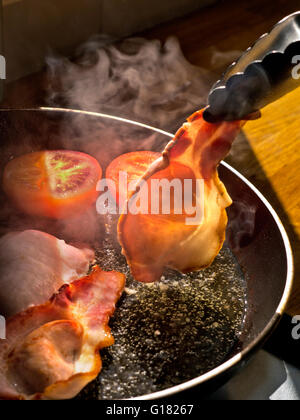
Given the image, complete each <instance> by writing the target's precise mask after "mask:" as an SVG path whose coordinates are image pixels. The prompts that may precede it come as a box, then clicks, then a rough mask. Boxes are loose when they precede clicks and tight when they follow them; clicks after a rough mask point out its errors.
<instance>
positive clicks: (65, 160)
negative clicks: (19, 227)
mask: <svg viewBox="0 0 300 420" xmlns="http://www.w3.org/2000/svg"><path fill="white" fill-rule="evenodd" d="M101 177H102V169H101V167H100V165H99V163H98V162H97V160H96V159H94V158H93V157H91V156H89V155H87V154H85V153H80V152H73V151H68V150H58V151H43V152H35V153H29V154H26V155H23V156H20V157H17V158H16V159H13V160H11V161H10V162H9V163H8V164H7V165H6V167H5V170H4V175H3V189H4V191H5V193H6V194H7V195H8V196H9V197H10V198H11V200H12V201H13V202H14V203H15V205H16V206H17V207H18V208H19V209H20V210H21V211H23V212H25V213H27V214H30V215H34V216H42V217H49V218H55V219H62V218H68V217H72V216H76V215H78V214H80V213H83V212H85V211H86V210H87V209H88V208H89V207H90V206H91V205H92V204H93V203H94V202H95V201H96V199H97V196H98V193H97V190H96V187H97V183H98V181H99V180H100V179H101Z"/></svg>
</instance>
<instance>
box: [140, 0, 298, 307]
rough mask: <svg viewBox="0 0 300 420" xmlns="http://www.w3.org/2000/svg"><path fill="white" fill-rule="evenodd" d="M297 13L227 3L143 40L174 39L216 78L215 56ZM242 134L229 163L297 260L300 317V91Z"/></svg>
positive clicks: (279, 6)
mask: <svg viewBox="0 0 300 420" xmlns="http://www.w3.org/2000/svg"><path fill="white" fill-rule="evenodd" d="M299 9H300V3H299V0H289V1H288V2H287V1H285V0H271V1H270V0H253V1H251V2H249V1H248V0H240V1H239V2H237V1H235V0H225V1H222V2H219V3H218V4H216V5H214V6H211V7H208V8H206V9H204V10H202V11H199V12H198V13H196V14H193V15H191V16H188V17H186V18H183V19H178V20H176V21H173V22H171V23H168V24H165V25H161V26H159V27H157V28H154V29H152V30H150V31H147V32H145V33H143V36H145V37H146V38H149V39H152V38H158V39H161V40H165V39H166V38H167V37H168V36H170V35H175V36H177V37H178V39H179V41H180V44H181V46H182V48H183V52H184V54H185V56H186V58H187V59H188V60H189V61H190V62H191V63H193V64H195V65H198V66H200V67H203V68H206V69H209V70H211V71H213V72H214V73H215V74H216V76H217V77H219V76H220V75H221V74H222V72H223V70H224V67H223V65H224V63H223V64H222V66H220V63H219V61H218V60H214V55H215V53H216V51H219V52H221V53H226V52H227V53H228V55H229V56H231V57H232V56H234V54H235V53H234V52H233V53H232V51H233V50H235V51H236V50H237V51H238V50H240V51H244V50H245V49H246V48H248V47H249V46H250V45H252V44H253V43H254V42H255V41H256V39H258V37H259V36H261V35H262V34H263V33H265V32H267V31H269V30H270V29H271V28H272V26H273V25H274V24H275V23H276V22H278V21H279V20H280V19H282V18H283V17H284V16H286V15H288V14H290V13H293V12H295V11H297V10H299ZM233 59H234V57H233V58H232V60H233ZM228 64H229V63H228ZM225 68H226V67H225ZM216 80H217V78H216ZM299 86H300V83H299ZM244 133H245V135H246V136H245V140H244V144H236V145H235V146H234V151H233V153H232V154H231V156H230V157H229V162H230V163H231V164H232V165H233V166H234V167H235V168H237V169H238V170H239V171H240V172H241V173H243V174H244V175H245V176H246V177H247V178H248V179H249V180H250V181H251V182H253V183H254V184H255V185H256V186H257V187H258V188H259V189H260V191H261V192H262V193H263V194H264V195H265V196H266V198H268V199H269V201H270V202H271V204H272V205H273V206H274V208H275V209H276V211H277V212H278V214H279V216H280V217H281V219H282V221H283V224H284V225H285V227H286V229H287V231H288V234H289V237H290V240H291V243H292V247H293V251H294V256H295V285H294V290H293V293H292V296H291V299H290V303H289V307H288V312H289V313H290V314H291V315H299V314H300V187H299V174H298V170H299V168H300V89H297V90H296V91H294V92H293V93H291V94H289V95H288V96H286V97H284V98H283V99H281V100H279V101H278V102H276V103H274V104H272V105H270V106H268V107H267V108H265V109H264V110H263V117H262V118H261V119H260V120H257V121H253V122H249V123H247V125H246V127H245V129H244Z"/></svg>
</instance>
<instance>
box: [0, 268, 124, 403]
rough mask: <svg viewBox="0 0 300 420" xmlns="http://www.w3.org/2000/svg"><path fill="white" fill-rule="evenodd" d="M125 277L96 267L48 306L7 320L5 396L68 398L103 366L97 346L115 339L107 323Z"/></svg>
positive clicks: (1, 345)
mask: <svg viewBox="0 0 300 420" xmlns="http://www.w3.org/2000/svg"><path fill="white" fill-rule="evenodd" d="M124 286H125V276H124V275H123V274H121V273H118V272H104V271H102V270H101V269H100V268H99V267H96V268H95V269H94V270H93V272H92V274H91V275H89V276H87V277H84V278H83V279H80V280H77V281H75V282H74V283H72V284H70V285H65V286H63V287H62V288H61V290H60V291H59V292H58V293H57V294H56V295H54V296H53V298H52V299H51V300H50V301H49V302H47V303H46V304H44V305H40V306H35V307H32V308H30V309H28V310H26V311H25V312H23V313H20V314H19V315H16V316H14V317H13V318H11V319H10V320H8V323H7V339H6V340H3V341H0V398H1V399H27V400H32V399H35V400H36V399H59V400H62V399H70V398H73V397H74V396H76V395H77V394H78V393H79V392H80V391H81V390H82V389H83V388H84V387H85V386H86V385H87V384H88V383H89V382H91V381H92V380H94V379H95V378H96V377H97V376H98V374H99V372H100V371H101V368H102V362H101V357H100V354H99V350H100V349H102V348H104V347H108V346H110V345H112V344H113V343H114V339H113V337H112V335H111V331H110V328H109V326H108V322H109V318H110V316H111V315H112V314H113V312H114V310H115V304H116V302H117V301H118V299H119V298H120V296H121V294H122V291H123V289H124Z"/></svg>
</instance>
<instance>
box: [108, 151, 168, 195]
mask: <svg viewBox="0 0 300 420" xmlns="http://www.w3.org/2000/svg"><path fill="white" fill-rule="evenodd" d="M160 157H161V153H156V152H147V151H141V152H132V153H126V154H125V155H121V156H119V157H117V158H116V159H115V160H114V161H112V162H111V164H110V165H109V167H108V168H107V170H106V178H107V179H110V180H112V181H114V183H115V185H116V193H117V202H118V203H120V202H121V200H122V202H123V203H124V201H126V199H127V198H128V196H129V195H130V192H129V191H128V187H129V184H131V183H132V182H134V181H139V179H140V178H142V176H143V175H144V174H145V173H146V172H147V170H148V168H149V166H150V165H151V164H152V163H153V162H155V161H156V160H157V159H159V158H160ZM121 172H123V173H124V172H125V173H126V174H127V191H126V190H125V184H124V185H122V184H120V183H119V180H120V173H121Z"/></svg>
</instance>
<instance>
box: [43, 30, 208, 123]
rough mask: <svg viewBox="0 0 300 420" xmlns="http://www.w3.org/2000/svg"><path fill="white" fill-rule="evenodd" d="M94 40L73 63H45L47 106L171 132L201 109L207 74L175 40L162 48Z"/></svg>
mask: <svg viewBox="0 0 300 420" xmlns="http://www.w3.org/2000/svg"><path fill="white" fill-rule="evenodd" d="M112 41H113V40H112V39H111V38H109V37H107V36H103V35H101V36H98V37H97V38H94V39H93V40H91V41H89V42H88V43H86V44H85V45H82V46H81V47H80V48H79V49H78V51H77V52H76V57H75V59H74V60H73V61H71V60H69V59H66V58H64V59H61V58H59V57H55V56H52V57H49V58H48V59H47V65H48V76H49V95H48V104H49V105H50V106H62V105H63V106H66V107H68V108H75V109H81V110H92V111H97V112H102V113H107V114H112V115H115V116H118V117H124V118H128V119H133V120H136V121H139V122H142V123H146V124H150V125H153V126H155V127H158V128H162V129H164V130H174V129H176V128H178V126H180V122H181V121H182V120H183V119H184V118H186V117H187V116H188V115H189V114H191V113H192V112H193V111H195V110H198V109H200V108H201V107H202V106H204V105H205V103H206V100H207V94H208V91H209V88H210V86H211V84H212V82H213V79H212V77H211V74H210V73H209V72H208V71H206V70H204V69H201V68H198V67H195V66H193V65H191V64H190V63H189V62H188V61H187V60H186V59H185V57H184V55H183V53H182V51H181V48H180V45H179V42H178V41H177V39H176V38H169V39H168V40H167V41H166V42H165V44H162V43H161V42H160V41H156V40H154V41H147V40H145V39H142V38H132V39H127V40H125V41H122V42H119V43H112Z"/></svg>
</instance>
